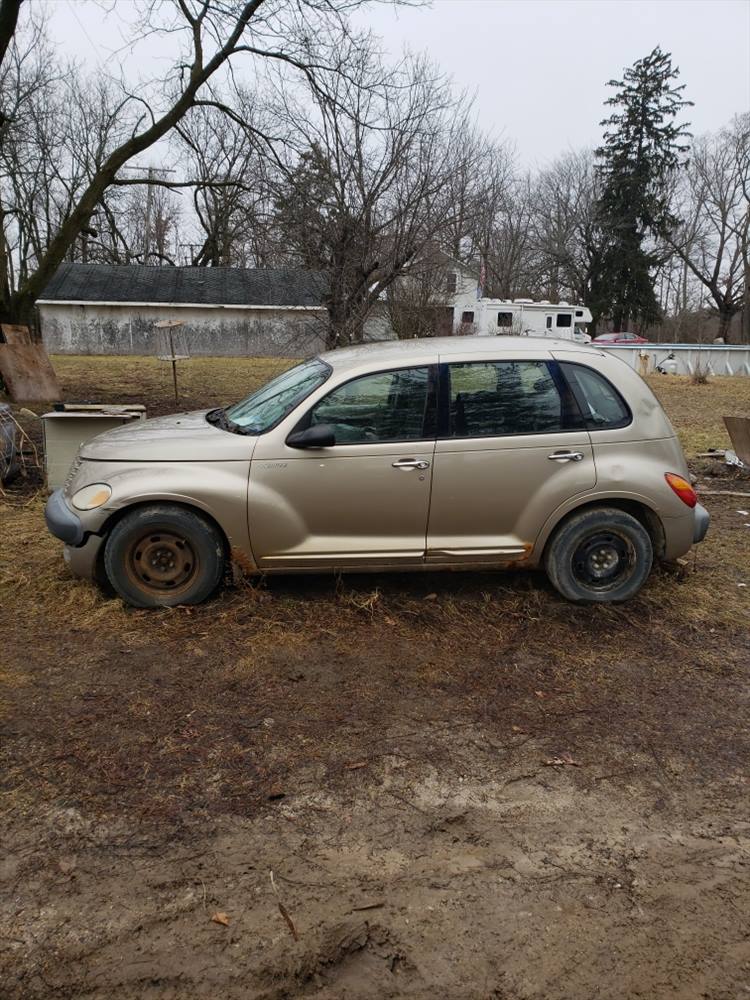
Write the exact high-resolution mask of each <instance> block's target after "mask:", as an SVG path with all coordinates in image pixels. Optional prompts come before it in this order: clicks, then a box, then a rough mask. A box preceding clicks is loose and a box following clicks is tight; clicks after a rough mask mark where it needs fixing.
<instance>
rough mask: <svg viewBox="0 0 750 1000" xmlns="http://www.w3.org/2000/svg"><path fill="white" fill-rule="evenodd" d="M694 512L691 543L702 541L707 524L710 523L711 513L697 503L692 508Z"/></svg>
mask: <svg viewBox="0 0 750 1000" xmlns="http://www.w3.org/2000/svg"><path fill="white" fill-rule="evenodd" d="M693 510H694V512H695V525H694V527H693V544H694V545H695V544H696V543H697V542H702V541H703V539H704V538H705V537H706V532H707V531H708V526H709V524H710V523H711V515H710V514H709V513H708V511H707V510H706V508H705V507H703V506H702V505H701V504H699V503H697V504H696V505H695V507H694V508H693Z"/></svg>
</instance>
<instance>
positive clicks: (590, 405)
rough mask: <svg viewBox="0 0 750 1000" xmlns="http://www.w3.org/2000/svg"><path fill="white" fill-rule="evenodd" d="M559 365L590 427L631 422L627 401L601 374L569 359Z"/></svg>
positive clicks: (623, 425) (614, 425)
mask: <svg viewBox="0 0 750 1000" xmlns="http://www.w3.org/2000/svg"><path fill="white" fill-rule="evenodd" d="M560 368H561V369H562V371H563V373H564V375H565V378H566V380H567V382H568V384H569V385H570V388H571V390H572V392H573V395H574V396H575V399H576V402H577V403H578V406H579V409H580V411H581V413H582V414H583V418H584V421H585V423H586V427H587V428H588V429H589V430H590V431H596V430H606V429H607V428H614V427H626V426H627V425H628V424H629V423H630V420H631V415H630V410H629V409H628V406H627V403H626V402H625V400H624V399H623V398H622V396H621V395H620V393H619V392H618V391H617V389H615V387H614V386H613V385H612V383H611V382H610V381H609V380H608V379H606V378H605V377H604V376H603V375H601V374H600V373H599V372H597V371H594V369H593V368H588V367H587V366H586V365H576V364H572V363H571V362H569V361H562V362H561V363H560Z"/></svg>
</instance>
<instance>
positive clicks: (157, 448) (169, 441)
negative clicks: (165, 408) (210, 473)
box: [80, 410, 257, 462]
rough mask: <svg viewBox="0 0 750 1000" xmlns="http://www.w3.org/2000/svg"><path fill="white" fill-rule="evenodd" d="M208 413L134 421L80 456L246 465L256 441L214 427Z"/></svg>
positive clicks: (89, 443)
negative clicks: (234, 462)
mask: <svg viewBox="0 0 750 1000" xmlns="http://www.w3.org/2000/svg"><path fill="white" fill-rule="evenodd" d="M207 413H210V410H199V411H197V412H194V413H175V414H173V415H171V416H169V417H155V418H154V419H152V420H133V421H131V422H130V423H128V424H125V425H123V426H122V427H117V428H116V429H115V430H112V431H105V432H104V434H98V435H97V436H96V437H94V438H91V440H90V441H86V442H85V444H84V445H83V446H82V447H81V451H80V457H81V458H83V459H88V460H89V461H95V462H211V461H215V462H227V461H232V460H234V459H236V460H237V461H245V462H247V461H248V460H249V459H250V457H251V455H252V453H253V450H254V448H255V442H256V441H257V438H256V437H251V436H249V435H244V434H232V433H231V432H230V431H224V430H222V429H221V428H220V427H215V426H214V425H213V424H210V423H209V422H208V421H207V420H206V414H207Z"/></svg>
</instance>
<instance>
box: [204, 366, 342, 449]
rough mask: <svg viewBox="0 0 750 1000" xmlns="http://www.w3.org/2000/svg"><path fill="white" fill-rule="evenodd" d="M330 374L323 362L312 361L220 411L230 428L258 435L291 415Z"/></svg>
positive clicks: (290, 370)
mask: <svg viewBox="0 0 750 1000" xmlns="http://www.w3.org/2000/svg"><path fill="white" fill-rule="evenodd" d="M330 373H331V368H330V366H329V365H327V364H325V362H323V361H320V360H319V359H318V358H314V359H313V360H312V361H303V362H302V364H300V365H295V367H294V368H290V369H289V371H286V372H283V374H281V375H277V376H276V378H273V379H271V381H270V382H267V383H266V385H264V386H263V387H262V388H261V389H258V391H257V392H254V393H253V394H252V395H250V396H248V397H247V399H243V400H242V401H241V402H239V403H235V404H234V405H233V406H229V407H227V409H226V410H224V411H223V416H224V417H225V419H226V421H227V422H228V423H229V424H230V425H234V427H233V428H232V429H237V430H239V431H240V432H241V433H243V434H262V433H263V432H264V431H267V430H269V429H270V428H271V427H273V426H274V425H275V424H277V423H278V422H279V421H280V420H283V418H284V417H285V416H286V415H287V414H288V413H291V412H292V410H293V409H294V407H295V406H297V405H298V404H299V403H301V402H302V400H303V399H305V397H306V396H309V395H310V393H311V392H312V391H313V389H317V387H318V386H319V385H322V384H323V383H324V382H325V380H326V379H327V378H328V376H329V375H330Z"/></svg>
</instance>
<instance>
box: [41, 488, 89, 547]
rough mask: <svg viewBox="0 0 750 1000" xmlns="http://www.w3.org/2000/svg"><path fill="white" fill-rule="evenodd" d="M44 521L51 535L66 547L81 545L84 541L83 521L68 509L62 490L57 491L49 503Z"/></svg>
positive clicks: (45, 509) (45, 510)
mask: <svg viewBox="0 0 750 1000" xmlns="http://www.w3.org/2000/svg"><path fill="white" fill-rule="evenodd" d="M44 520H45V521H46V522H47V530H48V531H49V533H50V534H51V535H54V536H55V538H59V539H60V541H61V542H65V544H66V545H80V544H81V542H82V541H83V536H84V530H83V525H82V524H81V519H80V518H79V517H78V516H77V515H76V514H74V513H73V511H72V510H71V509H70V507H68V505H67V503H66V502H65V498H64V497H63V491H62V490H61V489H60V490H55V492H54V493H53V494H52V495H51V496H50V498H49V500H48V501H47V506H46V507H45V508H44Z"/></svg>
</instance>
